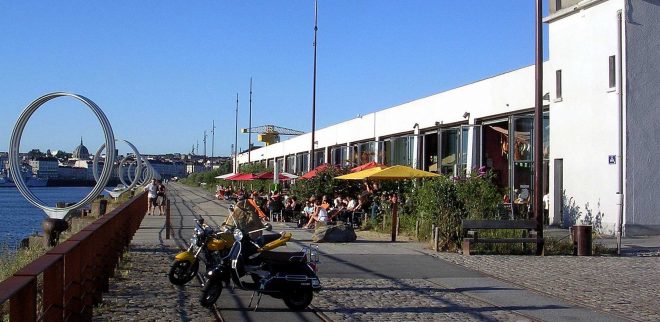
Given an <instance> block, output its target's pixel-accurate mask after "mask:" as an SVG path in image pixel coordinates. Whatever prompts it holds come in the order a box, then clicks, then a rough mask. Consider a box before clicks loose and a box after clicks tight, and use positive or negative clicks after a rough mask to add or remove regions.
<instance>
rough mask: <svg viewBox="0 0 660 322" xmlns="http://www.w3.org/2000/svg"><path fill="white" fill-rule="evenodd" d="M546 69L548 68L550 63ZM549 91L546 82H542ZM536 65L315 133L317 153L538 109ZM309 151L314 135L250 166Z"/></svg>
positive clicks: (264, 152)
mask: <svg viewBox="0 0 660 322" xmlns="http://www.w3.org/2000/svg"><path fill="white" fill-rule="evenodd" d="M546 65H547V64H546ZM544 83H545V84H546V85H544V86H545V87H546V88H547V82H544ZM533 95H534V66H528V67H525V68H521V69H518V70H515V71H512V72H509V73H505V74H501V75H498V76H494V77H491V78H488V79H484V80H481V81H477V82H474V83H472V84H468V85H465V86H462V87H459V88H456V89H453V90H450V91H446V92H442V93H439V94H435V95H432V96H429V97H425V98H421V99H418V100H415V101H412V102H408V103H405V104H401V105H398V106H395V107H391V108H388V109H385V110H382V111H378V112H375V113H370V114H366V115H363V116H361V117H358V118H355V119H352V120H348V121H346V122H342V123H339V124H335V125H332V126H329V127H326V128H323V129H319V130H317V131H316V133H315V140H316V141H317V142H318V144H317V145H316V148H317V149H320V148H325V147H331V146H335V145H343V144H346V143H352V142H359V141H366V140H374V138H381V137H387V136H392V135H395V134H399V133H413V131H414V129H413V126H414V125H415V124H416V123H418V124H419V128H420V129H425V128H434V127H435V126H436V125H435V124H436V122H441V123H443V124H450V123H456V122H463V121H466V119H465V118H463V114H464V113H465V112H469V113H470V122H471V123H472V121H473V120H474V119H475V118H483V117H487V116H491V115H494V114H500V113H508V112H511V111H516V110H524V109H529V108H533V107H534V96H533ZM310 148H311V133H306V134H303V135H300V136H297V137H294V138H291V139H289V140H286V141H283V142H280V143H276V144H272V145H269V146H265V147H262V148H259V149H256V150H254V151H252V154H251V158H250V159H251V161H253V162H254V161H260V160H265V159H270V158H274V157H281V156H283V155H287V154H292V153H300V152H307V151H309V150H310ZM245 162H247V153H242V154H240V155H239V163H245Z"/></svg>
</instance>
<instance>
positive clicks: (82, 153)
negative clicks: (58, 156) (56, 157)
mask: <svg viewBox="0 0 660 322" xmlns="http://www.w3.org/2000/svg"><path fill="white" fill-rule="evenodd" d="M71 157H72V158H74V159H78V160H82V159H89V151H88V150H87V147H86V146H84V145H83V141H82V138H80V145H79V146H78V147H76V149H75V150H73V155H72V156H71Z"/></svg>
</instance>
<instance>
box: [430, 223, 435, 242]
mask: <svg viewBox="0 0 660 322" xmlns="http://www.w3.org/2000/svg"><path fill="white" fill-rule="evenodd" d="M431 240H435V224H431Z"/></svg>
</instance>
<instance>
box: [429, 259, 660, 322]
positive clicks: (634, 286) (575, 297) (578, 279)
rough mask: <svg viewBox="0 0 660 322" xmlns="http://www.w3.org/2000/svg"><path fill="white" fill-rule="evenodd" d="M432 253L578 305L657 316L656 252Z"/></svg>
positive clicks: (659, 280) (641, 316)
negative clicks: (620, 254) (647, 254)
mask: <svg viewBox="0 0 660 322" xmlns="http://www.w3.org/2000/svg"><path fill="white" fill-rule="evenodd" d="M435 256H437V257H439V258H440V259H444V260H447V261H450V262H453V263H455V264H458V265H461V266H465V267H468V268H471V269H474V270H477V271H480V272H483V273H486V274H488V275H491V276H494V277H497V278H499V279H501V280H504V281H508V282H511V283H514V284H516V285H519V286H522V287H525V288H528V289H532V290H536V291H539V292H543V293H546V294H549V295H552V296H555V297H557V298H560V299H564V300H567V301H569V302H573V303H576V304H578V305H581V306H585V307H591V308H595V309H598V310H601V311H605V312H611V313H614V314H617V315H619V316H622V317H625V318H628V319H633V320H638V321H660V297H658V290H659V289H660V274H659V273H658V272H659V269H660V257H604V256H593V257H574V256H544V257H538V256H505V255H477V256H462V255H458V254H450V253H437V254H435Z"/></svg>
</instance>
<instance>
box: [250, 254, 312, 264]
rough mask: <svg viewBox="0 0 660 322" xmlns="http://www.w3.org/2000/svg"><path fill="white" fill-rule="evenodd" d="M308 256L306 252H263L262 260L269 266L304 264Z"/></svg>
mask: <svg viewBox="0 0 660 322" xmlns="http://www.w3.org/2000/svg"><path fill="white" fill-rule="evenodd" d="M306 256H307V254H306V253H305V252H268V251H267V252H263V253H261V259H262V260H263V261H264V262H266V263H269V264H291V263H304V262H305V260H306Z"/></svg>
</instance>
